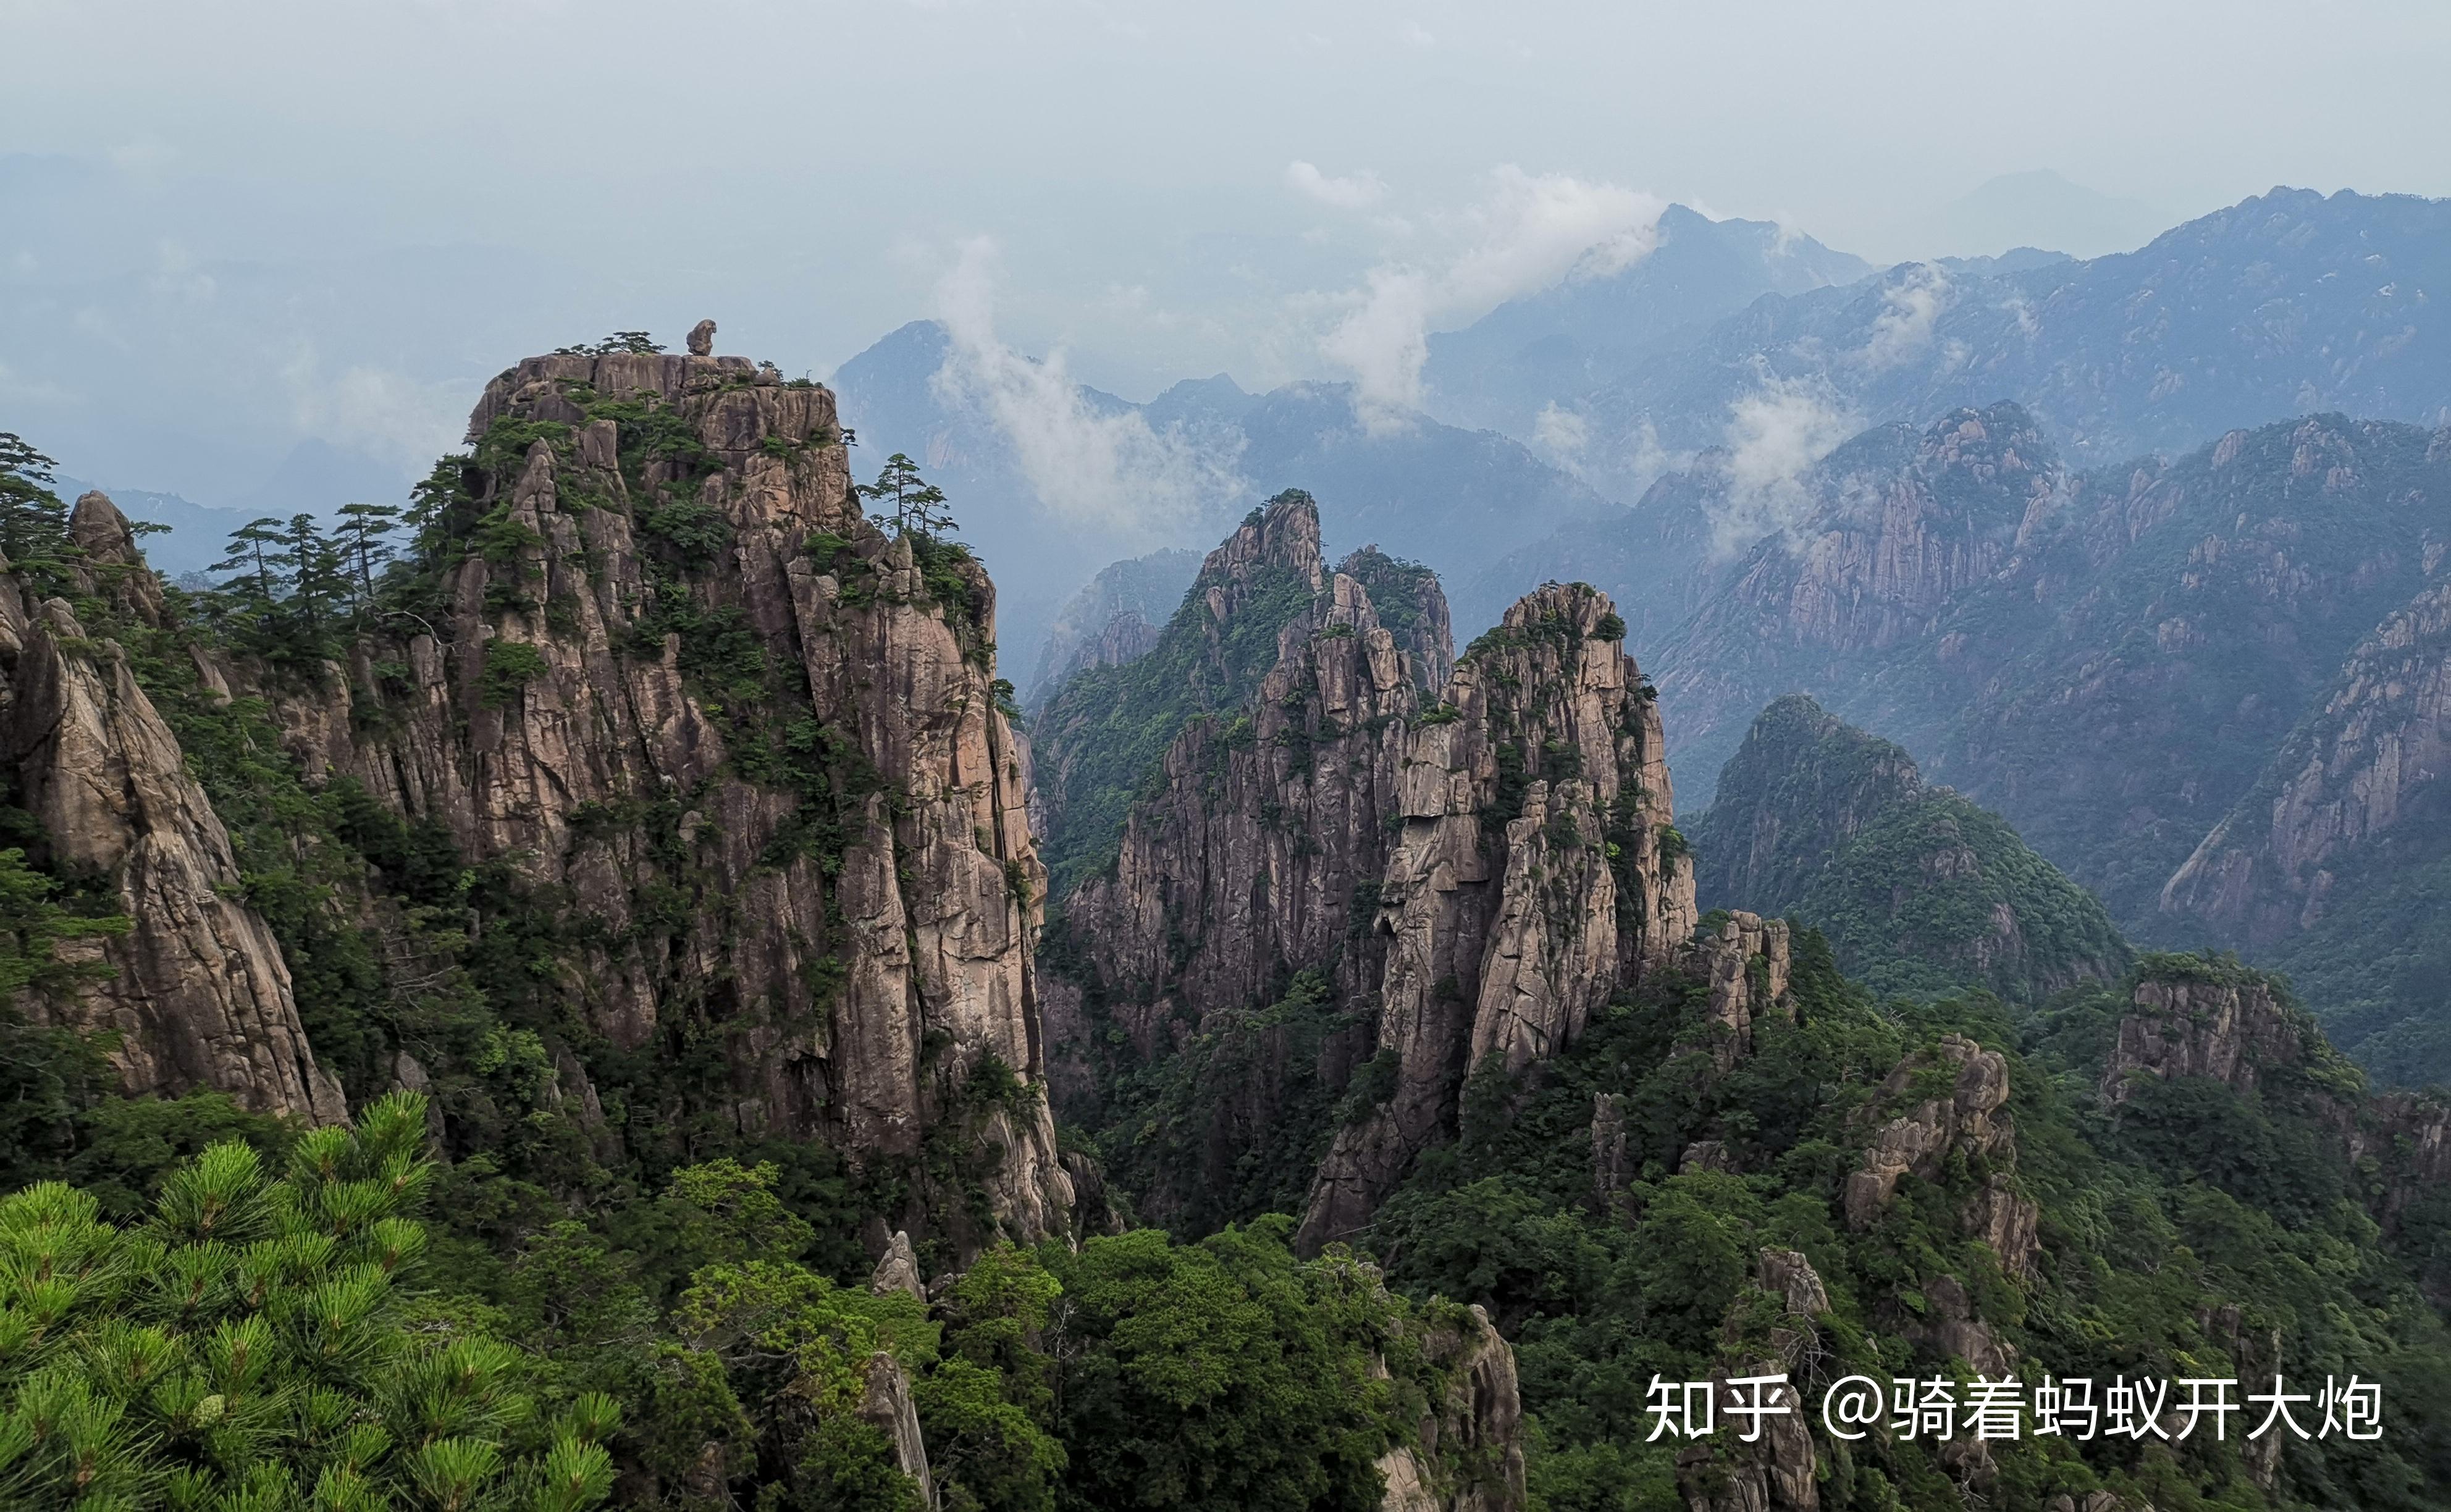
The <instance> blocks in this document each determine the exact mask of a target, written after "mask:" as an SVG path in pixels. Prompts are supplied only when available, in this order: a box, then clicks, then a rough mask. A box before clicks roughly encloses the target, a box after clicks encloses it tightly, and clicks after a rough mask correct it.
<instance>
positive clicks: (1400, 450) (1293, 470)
mask: <svg viewBox="0 0 2451 1512" xmlns="http://www.w3.org/2000/svg"><path fill="white" fill-rule="evenodd" d="M960 360H961V358H960V353H959V352H958V350H957V348H956V345H955V344H954V343H953V341H952V339H951V335H950V334H949V333H948V332H947V331H946V329H945V328H944V327H943V326H942V325H939V324H935V323H933V322H927V321H920V322H913V323H912V324H909V325H905V326H903V327H902V328H901V329H899V330H897V331H895V332H893V333H892V335H890V336H888V337H886V338H885V339H884V340H882V341H880V342H878V343H877V344H875V345H873V346H872V347H870V348H869V349H868V350H867V351H865V352H862V353H861V354H860V355H859V356H858V357H855V358H853V360H852V361H851V362H849V363H845V364H844V365H843V366H842V368H841V369H840V371H838V372H837V373H836V374H835V376H834V380H833V383H834V386H835V388H836V390H837V391H838V392H839V393H840V394H841V396H842V405H843V414H844V417H845V419H846V421H847V422H849V423H850V424H851V425H852V427H853V430H854V432H855V433H856V434H857V436H858V439H859V445H860V453H859V455H861V456H864V457H865V458H866V459H867V461H865V462H863V463H860V465H862V466H865V467H867V468H869V469H871V470H873V468H874V467H875V465H876V464H877V463H878V462H880V461H882V460H883V459H884V458H885V457H886V456H888V455H890V454H892V453H893V452H897V451H898V452H906V453H908V454H909V455H911V456H912V457H913V458H914V459H916V460H917V461H919V463H920V465H921V467H922V468H923V469H924V470H926V472H927V473H928V475H929V476H930V478H931V480H933V481H936V482H937V483H939V484H941V485H942V486H943V487H944V488H945V489H946V491H947V492H948V493H949V494H951V496H952V504H953V509H954V513H955V516H956V518H958V519H959V520H960V521H961V523H962V526H963V533H964V536H965V538H966V539H967V540H970V541H971V543H972V544H973V545H974V546H975V547H976V548H977V549H978V551H979V553H980V555H981V557H982V558H983V559H984V560H987V561H988V562H990V564H991V565H992V566H993V568H994V569H995V572H996V575H997V583H998V586H999V588H1000V590H1001V597H1000V599H999V621H1000V625H1001V630H1000V634H1001V636H1002V639H1003V646H1004V648H1005V652H1006V655H1007V656H1009V657H1010V658H1011V660H1012V664H1013V665H1015V666H1025V667H1027V666H1034V665H1035V664H1036V663H1037V661H1038V658H1039V653H1040V649H1041V647H1042V645H1043V644H1044V643H1045V638H1046V637H1047V636H1048V635H1049V631H1050V630H1051V628H1052V627H1053V624H1054V621H1055V619H1056V617H1057V615H1058V614H1059V612H1060V611H1061V609H1062V606H1063V605H1064V603H1065V601H1066V600H1067V599H1069V598H1070V597H1071V596H1072V595H1073V594H1074V593H1075V592H1076V591H1077V590H1078V589H1079V588H1081V586H1082V585H1083V584H1084V583H1086V582H1087V581H1088V579H1089V578H1090V577H1091V576H1092V575H1093V574H1094V573H1096V572H1097V571H1098V569H1100V568H1101V567H1103V566H1105V565H1106V564H1108V563H1109V562H1112V561H1115V560H1118V559H1120V558H1126V557H1132V556H1138V555H1141V554H1143V553H1145V552H1147V551H1148V550H1150V549H1151V548H1153V547H1175V548H1181V547H1187V546H1190V545H1192V544H1194V543H1196V542H1201V541H1204V540H1214V539H1215V538H1216V537H1218V536H1219V535H1222V534H1224V533H1225V532H1226V531H1227V530H1229V529H1230V528H1231V527H1232V524H1233V521H1234V520H1237V519H1239V518H1240V517H1241V516H1242V515H1243V514H1244V513H1245V511H1247V510H1248V509H1249V508H1251V506H1252V505H1254V504H1255V503H1257V502H1258V501H1260V500H1262V499H1263V498H1265V497H1269V496H1272V495H1274V494H1275V493H1278V492H1280V491H1282V490H1283V489H1285V488H1301V489H1304V490H1306V491H1308V492H1309V493H1311V494H1312V495H1313V496H1315V497H1316V498H1317V499H1318V501H1319V507H1320V515H1321V521H1322V527H1323V529H1324V530H1325V531H1326V533H1327V535H1328V538H1329V539H1330V540H1332V541H1333V542H1335V543H1336V544H1337V545H1338V546H1339V547H1340V548H1350V547H1354V546H1360V545H1362V544H1363V543H1365V542H1373V543H1376V544H1378V545H1380V546H1382V548H1384V549H1385V550H1386V551H1387V552H1389V553H1390V554H1392V555H1395V556H1398V557H1402V558H1407V559H1413V560H1421V561H1423V562H1426V563H1428V564H1429V565H1430V566H1432V567H1434V568H1438V569H1441V571H1443V572H1445V573H1448V574H1451V575H1460V574H1461V573H1462V572H1464V571H1466V570H1468V569H1469V568H1470V567H1472V566H1474V565H1476V564H1478V563H1480V562H1481V561H1483V560H1487V559H1489V558H1491V557H1494V556H1496V555H1498V554H1500V552H1502V551H1503V550H1505V549H1506V548H1507V546H1509V545H1511V544H1513V543H1514V542H1515V541H1516V540H1518V539H1520V536H1521V534H1522V533H1523V532H1524V531H1525V530H1526V529H1530V530H1535V531H1544V530H1546V529H1547V528H1549V527H1550V526H1553V525H1556V524H1559V523H1560V522H1562V521H1564V520H1571V519H1574V518H1577V517H1578V516H1581V515H1585V514H1589V513H1592V512H1593V511H1596V510H1600V509H1604V508H1606V507H1608V501H1607V500H1605V499H1604V498H1602V496H1601V495H1599V494H1598V493H1597V492H1595V491H1594V490H1593V489H1592V488H1591V487H1590V486H1589V485H1587V484H1585V483H1583V482H1582V481H1579V480H1578V479H1577V478H1575V477H1573V476H1572V475H1570V474H1568V473H1566V472H1564V471H1562V470H1561V469H1559V468H1557V467H1554V466H1552V465H1550V464H1549V463H1547V462H1545V461H1541V460H1540V459H1539V458H1538V457H1536V456H1535V455H1533V453H1532V452H1531V451H1530V449H1528V448H1527V447H1525V446H1524V445H1523V444H1521V443H1520V442H1517V441H1514V440H1512V439H1510V438H1508V437H1505V436H1502V435H1500V434H1498V433H1497V432H1495V431H1468V430H1462V429H1459V428H1457V427H1455V426H1452V425H1445V424H1441V423H1440V422H1437V421H1435V420H1432V419H1431V418H1429V417H1428V416H1426V415H1422V414H1403V415H1399V416H1396V417H1394V418H1393V419H1392V420H1391V421H1388V422H1383V423H1380V424H1376V425H1365V424H1364V423H1363V422H1362V421H1361V420H1360V419H1359V418H1358V417H1357V415H1356V413H1355V410H1354V402H1353V392H1352V390H1351V389H1350V388H1349V387H1347V386H1346V385H1343V384H1340V383H1291V384H1287V385H1285V386H1284V387H1281V388H1277V389H1273V390H1271V391H1269V392H1267V393H1265V394H1251V393H1246V392H1245V391H1244V390H1243V388H1242V387H1241V386H1240V385H1238V384H1236V383H1234V381H1233V380H1232V379H1230V378H1227V377H1225V376H1224V375H1223V374H1220V375H1218V376H1216V377H1213V378H1207V379H1198V380H1187V381H1186V382H1184V383H1177V384H1175V385H1174V386H1173V387H1171V388H1169V389H1167V391H1166V392H1165V393H1163V394H1160V395H1159V396H1157V397H1156V398H1155V399H1153V400H1151V401H1150V402H1149V403H1147V404H1133V403H1128V402H1127V401H1125V400H1122V399H1118V398H1116V397H1115V396H1113V395H1111V394H1105V393H1101V392H1099V391H1098V390H1095V389H1091V388H1086V387H1083V388H1077V389H1076V390H1075V391H1074V392H1075V394H1076V396H1077V398H1078V402H1079V404H1080V406H1081V410H1080V413H1082V414H1086V415H1088V416H1092V417H1104V418H1107V419H1110V420H1126V421H1127V420H1129V419H1132V418H1135V417H1136V418H1137V419H1138V420H1139V421H1140V422H1144V423H1146V425H1147V427H1148V433H1149V435H1150V436H1151V437H1154V438H1157V439H1158V440H1159V442H1161V443H1162V448H1163V449H1164V450H1165V451H1166V453H1167V456H1168V457H1170V458H1172V459H1174V460H1175V461H1179V462H1181V463H1183V464H1184V465H1186V466H1195V467H1198V468H1200V469H1201V470H1203V472H1204V473H1205V475H1206V477H1205V481H1206V482H1207V483H1208V484H1210V485H1211V491H1210V497H1209V498H1208V500H1207V501H1206V504H1205V505H1204V506H1203V508H1202V509H1201V510H1200V511H1199V512H1196V513H1192V514H1186V515H1182V516H1177V517H1154V516H1153V517H1152V518H1149V519H1147V520H1134V521H1133V522H1132V523H1131V524H1130V525H1129V526H1128V527H1119V526H1118V525H1116V524H1115V523H1114V522H1112V521H1110V520H1095V519H1081V518H1075V517H1073V516H1070V515H1068V514H1067V513H1066V512H1065V510H1064V509H1063V508H1062V507H1061V506H1062V504H1063V503H1064V501H1063V500H1061V499H1060V498H1059V499H1058V500H1056V501H1053V502H1052V503H1050V502H1049V501H1047V500H1046V499H1043V498H1042V497H1041V491H1040V488H1039V486H1038V485H1037V484H1036V483H1034V482H1033V481H1031V479H1030V477H1029V474H1028V473H1027V471H1026V470H1025V469H1024V467H1023V465H1022V460H1021V458H1020V457H1019V455H1018V453H1017V450H1016V447H1015V444H1014V442H1013V441H1012V439H1011V438H1010V436H1009V435H1008V434H1007V433H1006V431H1005V430H1004V429H1003V428H1002V427H1000V425H999V424H998V422H997V421H996V419H995V417H993V416H991V415H990V414H988V413H986V412H985V411H984V410H983V409H982V407H981V406H980V405H979V404H977V403H971V402H967V401H966V399H965V397H964V396H963V395H962V394H961V393H960V392H959V385H954V384H947V383H939V382H937V377H936V375H937V374H938V373H940V372H943V371H946V370H947V364H948V363H958V362H959V361H960ZM1127 481H1128V480H1127ZM1219 484H1223V485H1224V486H1216V485H1219ZM1186 580H1187V579H1186ZM1501 607H1502V606H1501ZM1471 628H1472V629H1474V630H1479V629H1480V628H1482V627H1481V626H1480V625H1477V624H1476V625H1473V626H1471Z"/></svg>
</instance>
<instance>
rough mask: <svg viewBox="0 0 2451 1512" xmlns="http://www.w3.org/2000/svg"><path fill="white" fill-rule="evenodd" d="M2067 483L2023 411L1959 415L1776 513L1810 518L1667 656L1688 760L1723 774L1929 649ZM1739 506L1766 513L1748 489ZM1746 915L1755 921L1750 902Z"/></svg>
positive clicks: (1830, 465)
mask: <svg viewBox="0 0 2451 1512" xmlns="http://www.w3.org/2000/svg"><path fill="white" fill-rule="evenodd" d="M2060 481H2061V471H2060V467H2059V463H2058V461H2057V458H2056V457H2055V456H2054V454H2053V452H2052V450H2051V448H2050V445H2049V442H2048V441H2046V439H2045V438H2044V437H2043V435H2042V432H2041V431H2040V430H2039V429H2038V428H2037V427H2036V426H2035V424H2034V422H2033V420H2032V418H2031V417H2030V416H2029V415H2028V414H2027V413H2026V412H2025V411H2024V410H2023V409H2021V408H2020V407H2018V406H2017V405H2015V404H2013V403H2000V404H1994V405H1991V406H1990V408H1987V409H1981V410H1975V409H1959V410H1952V411H1951V412H1950V413H1949V414H1947V415H1944V416H1942V417H1940V418H1939V419H1938V420H1936V421H1934V422H1932V423H1931V425H1930V426H1928V427H1926V428H1925V429H1923V430H1922V431H1921V432H1920V433H1918V432H1917V431H1916V430H1915V429H1914V428H1913V427H1912V426H1909V425H1905V424H1892V425H1885V426H1882V427H1880V428H1879V429H1877V430H1873V431H1869V432H1867V433H1865V434H1864V435H1862V436H1859V437H1857V438H1855V439H1854V440H1853V441H1851V442H1848V443H1847V444H1845V445H1844V446H1841V447H1839V448H1838V449H1837V450H1836V451H1834V452H1832V453H1831V454H1830V455H1829V457H1827V458H1826V459H1824V460H1823V461H1821V462H1820V463H1818V464H1817V465H1816V466H1815V467H1814V469H1813V470H1812V471H1811V473H1810V474H1809V475H1807V476H1806V477H1805V478H1803V479H1802V480H1800V481H1793V482H1782V483H1778V484H1774V485H1773V486H1774V488H1778V487H1784V488H1787V489H1789V490H1791V491H1792V493H1793V495H1794V497H1792V498H1787V499H1782V500H1776V501H1775V502H1777V503H1779V504H1781V505H1782V506H1783V507H1784V508H1785V509H1788V510H1797V511H1802V512H1805V513H1808V514H1809V516H1810V518H1809V519H1808V520H1805V521H1804V522H1803V523H1802V524H1801V525H1800V526H1799V527H1798V528H1797V529H1795V530H1793V531H1774V532H1772V533H1770V534H1769V535H1767V536H1766V537H1764V538H1763V539H1762V540H1760V541H1759V542H1758V543H1757V544H1755V546H1754V547H1753V548H1752V550H1751V552H1750V553H1749V554H1748V555H1747V556H1746V557H1745V558H1744V560H1743V561H1742V563H1741V565H1740V566H1738V567H1737V568H1736V569H1735V570H1734V571H1733V572H1732V573H1731V574H1730V575H1729V577H1728V578H1727V579H1726V580H1725V581H1724V582H1723V583H1722V584H1721V585H1720V586H1719V587H1718V589H1717V590H1716V592H1715V593H1714V594H1712V595H1711V597H1709V598H1708V599H1705V600H1704V601H1703V603H1702V605H1701V607H1700V608H1699V609H1698V610H1697V611H1696V613H1695V615H1694V617H1693V619H1690V620H1688V621H1686V623H1685V624H1684V625H1683V626H1682V627H1680V628H1679V629H1678V630H1677V632H1676V635H1675V637H1674V638H1671V639H1670V641H1669V642H1668V643H1667V644H1666V645H1665V646H1664V647H1663V648H1662V649H1661V652H1660V654H1659V658H1658V660H1659V662H1660V665H1661V666H1662V668H1663V669H1664V670H1663V672H1662V674H1661V680H1660V691H1661V693H1662V695H1663V696H1665V697H1668V698H1669V699H1670V701H1671V702H1672V703H1673V704H1674V705H1675V707H1676V711H1677V728H1678V732H1679V733H1678V736H1677V739H1678V748H1679V759H1680V760H1682V759H1685V753H1686V752H1688V751H1691V752H1692V753H1693V754H1694V755H1693V759H1695V760H1696V761H1699V762H1702V763H1704V764H1705V765H1706V766H1707V767H1708V768H1709V769H1711V770H1713V771H1716V769H1717V767H1718V766H1719V765H1720V763H1721V762H1723V761H1725V760H1727V759H1728V757H1729V755H1730V754H1732V753H1733V752H1734V751H1735V749H1736V746H1737V743H1738V741H1739V739H1740V738H1741V735H1742V732H1743V729H1744V724H1745V721H1747V720H1749V719H1751V718H1752V717H1753V714H1754V711H1755V710H1757V709H1759V708H1760V707H1761V706H1762V705H1763V704H1764V703H1766V702H1768V701H1769V700H1770V699H1771V698H1772V697H1776V696H1777V695H1778V694H1780V693H1781V692H1783V691H1785V690H1787V689H1791V688H1795V687H1799V686H1803V687H1814V688H1820V687H1825V686H1845V685H1847V684H1848V682H1849V680H1850V679H1849V673H1850V672H1851V671H1852V668H1853V665H1855V664H1856V663H1857V662H1858V661H1859V660H1860V659H1861V658H1868V657H1871V656H1875V655H1878V654H1880V653H1885V652H1889V651H1892V650H1893V649H1895V648H1898V647H1901V646H1904V645H1906V644H1908V643H1910V642H1911V641H1914V640H1917V639H1918V638H1922V637H1923V636H1924V635H1925V633H1926V632H1927V631H1928V630H1930V629H1931V626H1932V625H1933V624H1934V622H1935V621H1936V620H1937V619H1939V618H1940V616H1941V615H1942V613H1943V612H1944V611H1945V610H1946V609H1947V608H1949V607H1950V606H1951V603H1952V601H1953V600H1954V599H1956V598H1957V596H1958V595H1960V594H1962V593H1963V592H1965V590H1967V589H1968V588H1969V587H1971V586H1972V585H1973V584H1975V583H1978V582H1981V581H1983V580H1984V579H1987V578H1989V577H1990V575H1991V574H1992V573H1993V572H1995V571H1996V570H1998V569H1999V567H2000V566H2001V565H2002V564H2003V563H2004V562H2005V561H2006V560H2008V559H2009V556H2010V552H2011V551H2012V549H2013V548H2014V546H2015V543H2016V540H2017V535H2018V531H2019V528H2020V527H2021V526H2022V525H2023V524H2024V523H2025V521H2026V520H2027V517H2028V515H2029V513H2031V512H2033V511H2035V510H2036V509H2038V508H2039V507H2041V506H2042V505H2043V504H2044V503H2045V502H2046V501H2049V499H2050V498H2051V497H2052V495H2053V493H2054V491H2055V490H2056V489H2057V488H2058V487H2059V486H2060ZM1723 486H1727V487H1729V488H1730V489H1731V490H1732V491H1733V493H1734V497H1733V498H1732V501H1731V506H1730V507H1736V508H1745V507H1751V508H1755V509H1758V508H1760V507H1762V505H1763V503H1764V501H1763V500H1761V499H1759V498H1757V497H1749V496H1747V495H1745V494H1744V493H1743V491H1742V488H1741V485H1739V484H1738V483H1737V482H1736V481H1735V480H1734V479H1729V480H1726V481H1724V482H1723ZM1736 901H1738V902H1743V903H1746V904H1747V905H1748V906H1752V901H1751V900H1749V899H1742V898H1740V899H1737V900H1736Z"/></svg>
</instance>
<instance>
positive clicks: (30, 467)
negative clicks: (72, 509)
mask: <svg viewBox="0 0 2451 1512" xmlns="http://www.w3.org/2000/svg"><path fill="white" fill-rule="evenodd" d="M53 465H54V463H53V462H52V461H51V460H50V459H49V457H46V456H44V455H43V454H42V453H41V452H38V451H36V450H35V449H34V448H33V447H32V446H30V445H29V444H27V442H25V440H24V439H23V438H21V437H19V436H16V435H14V434H12V433H11V432H9V431H5V430H0V557H6V558H8V559H9V562H10V566H12V567H14V568H15V569H17V570H18V571H19V572H22V573H29V574H32V575H34V576H35V577H36V579H37V581H36V587H37V588H38V589H40V590H41V591H43V592H46V593H49V592H54V591H57V584H55V583H54V582H52V581H51V580H50V579H52V577H53V576H55V575H56V574H57V572H58V570H59V568H60V567H61V565H62V564H63V563H64V562H66V561H67V560H68V558H69V554H70V553H71V551H72V550H73V549H74V548H73V546H72V545H71V543H70V542H69V512H68V507H67V506H66V505H64V504H62V503H61V502H60V498H59V495H57V494H55V493H53V492H52V491H51V488H50V482H51V468H52V466H53Z"/></svg>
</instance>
